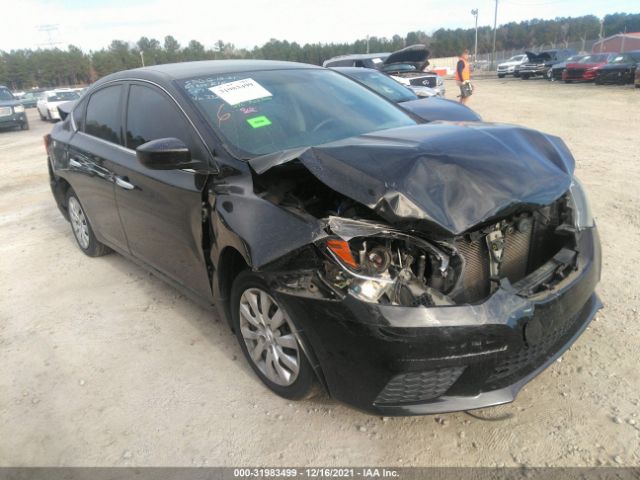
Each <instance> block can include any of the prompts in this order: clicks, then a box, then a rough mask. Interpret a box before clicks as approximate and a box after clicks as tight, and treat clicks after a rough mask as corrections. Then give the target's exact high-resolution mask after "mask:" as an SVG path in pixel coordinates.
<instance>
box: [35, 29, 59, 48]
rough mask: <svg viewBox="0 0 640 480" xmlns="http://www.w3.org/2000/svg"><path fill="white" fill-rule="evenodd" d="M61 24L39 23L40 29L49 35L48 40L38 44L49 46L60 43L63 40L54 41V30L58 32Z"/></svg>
mask: <svg viewBox="0 0 640 480" xmlns="http://www.w3.org/2000/svg"><path fill="white" fill-rule="evenodd" d="M58 27H59V25H57V24H49V25H38V27H37V28H38V31H39V32H44V33H45V34H46V35H47V40H48V41H47V42H45V43H40V44H38V46H39V47H41V46H47V47H53V46H54V45H60V44H61V43H62V42H54V41H53V35H52V33H53V32H56V33H57V32H58Z"/></svg>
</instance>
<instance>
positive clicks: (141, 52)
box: [140, 50, 144, 67]
mask: <svg viewBox="0 0 640 480" xmlns="http://www.w3.org/2000/svg"><path fill="white" fill-rule="evenodd" d="M140 60H142V66H143V67H144V52H143V51H142V50H140Z"/></svg>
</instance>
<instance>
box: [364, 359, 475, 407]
mask: <svg viewBox="0 0 640 480" xmlns="http://www.w3.org/2000/svg"><path fill="white" fill-rule="evenodd" d="M465 368H466V367H464V366H462V367H448V368H440V369H438V370H429V371H426V372H412V373H403V374H401V375H396V376H395V377H393V378H392V379H391V381H390V382H389V383H388V384H387V386H386V387H385V388H384V390H382V391H381V392H380V394H379V395H378V397H377V398H376V400H375V403H377V404H399V403H414V402H422V401H425V400H431V399H433V398H437V397H439V396H441V395H443V394H444V393H445V392H446V391H447V390H448V389H449V387H451V385H453V384H454V383H455V382H456V380H458V378H459V377H460V375H461V374H462V372H463V371H464V369H465Z"/></svg>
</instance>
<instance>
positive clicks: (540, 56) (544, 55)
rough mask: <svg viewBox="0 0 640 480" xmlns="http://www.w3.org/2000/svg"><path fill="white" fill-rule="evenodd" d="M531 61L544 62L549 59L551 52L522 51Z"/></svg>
mask: <svg viewBox="0 0 640 480" xmlns="http://www.w3.org/2000/svg"><path fill="white" fill-rule="evenodd" d="M524 53H525V54H526V55H527V58H528V59H529V61H530V62H531V63H544V62H548V61H550V60H551V54H549V52H540V53H533V52H524Z"/></svg>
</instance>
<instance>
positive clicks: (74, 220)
mask: <svg viewBox="0 0 640 480" xmlns="http://www.w3.org/2000/svg"><path fill="white" fill-rule="evenodd" d="M69 218H70V219H71V227H72V228H73V234H74V235H75V237H76V240H78V243H79V244H80V246H81V247H82V248H83V249H84V250H86V249H87V248H89V224H88V223H87V217H85V215H84V212H83V211H82V207H81V206H80V202H78V200H77V199H76V197H69Z"/></svg>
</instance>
